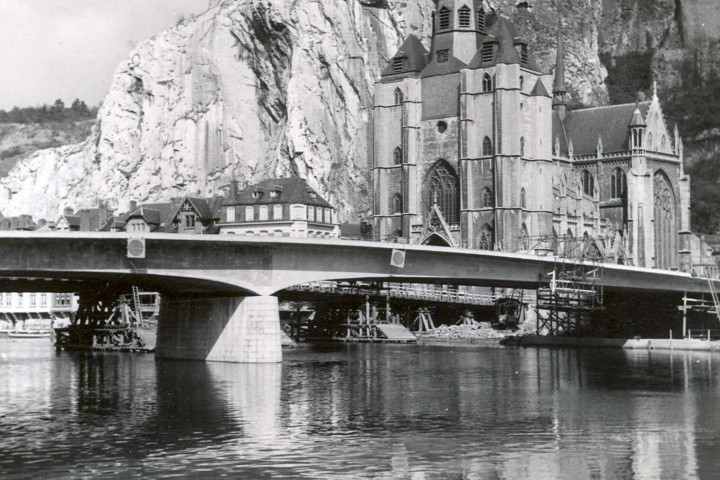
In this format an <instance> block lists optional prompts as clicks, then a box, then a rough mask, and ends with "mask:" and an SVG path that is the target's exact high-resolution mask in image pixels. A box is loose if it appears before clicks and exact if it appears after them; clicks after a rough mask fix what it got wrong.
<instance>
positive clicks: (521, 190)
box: [520, 188, 527, 208]
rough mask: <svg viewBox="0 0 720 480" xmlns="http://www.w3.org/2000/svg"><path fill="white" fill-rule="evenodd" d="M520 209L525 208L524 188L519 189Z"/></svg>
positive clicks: (525, 196)
mask: <svg viewBox="0 0 720 480" xmlns="http://www.w3.org/2000/svg"><path fill="white" fill-rule="evenodd" d="M520 208H527V195H526V194H525V189H524V188H521V189H520Z"/></svg>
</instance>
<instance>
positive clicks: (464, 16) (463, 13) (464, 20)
mask: <svg viewBox="0 0 720 480" xmlns="http://www.w3.org/2000/svg"><path fill="white" fill-rule="evenodd" d="M458 19H459V22H460V28H470V9H469V8H468V6H467V5H465V6H463V7H462V8H461V9H460V10H458Z"/></svg>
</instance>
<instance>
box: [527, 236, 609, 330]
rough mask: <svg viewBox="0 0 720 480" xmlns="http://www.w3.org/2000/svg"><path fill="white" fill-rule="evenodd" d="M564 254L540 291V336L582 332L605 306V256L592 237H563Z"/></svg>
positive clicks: (543, 281)
mask: <svg viewBox="0 0 720 480" xmlns="http://www.w3.org/2000/svg"><path fill="white" fill-rule="evenodd" d="M563 241H564V243H565V248H563V249H562V250H563V253H564V254H563V255H557V256H555V261H554V264H553V270H552V271H551V272H548V273H547V274H546V275H545V276H544V278H542V279H541V283H540V286H539V287H538V290H537V317H536V318H537V325H536V333H537V334H538V335H565V336H571V335H581V334H582V333H583V331H584V330H587V327H588V326H589V323H590V320H591V317H592V314H593V312H597V311H600V310H602V309H603V276H604V269H603V258H602V256H601V255H599V251H598V249H597V248H596V247H594V245H592V243H591V241H590V240H589V239H587V238H586V239H578V240H576V239H575V238H574V237H570V236H568V238H565V239H563Z"/></svg>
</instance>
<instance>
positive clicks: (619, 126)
mask: <svg viewBox="0 0 720 480" xmlns="http://www.w3.org/2000/svg"><path fill="white" fill-rule="evenodd" d="M636 108H639V109H640V113H641V115H642V117H643V118H645V117H646V116H647V112H648V109H649V108H650V102H642V103H638V104H635V103H625V104H621V105H610V106H607V107H594V108H583V109H580V110H571V111H569V112H568V113H567V116H566V117H565V120H564V121H561V120H560V118H559V117H558V116H557V114H556V113H555V112H553V142H555V137H556V135H560V139H561V140H560V142H561V153H567V142H569V141H570V140H572V143H573V150H574V152H573V154H574V155H592V154H594V153H595V152H597V145H598V137H600V138H601V139H602V144H603V151H604V152H608V153H610V152H624V151H628V150H629V149H630V147H629V143H628V139H629V135H630V130H629V126H630V123H631V121H632V119H633V113H634V112H635V109H636ZM563 127H564V128H563ZM564 132H565V133H566V134H567V139H566V141H565V144H564V145H563V138H564V137H565V134H564Z"/></svg>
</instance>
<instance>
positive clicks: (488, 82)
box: [483, 73, 492, 92]
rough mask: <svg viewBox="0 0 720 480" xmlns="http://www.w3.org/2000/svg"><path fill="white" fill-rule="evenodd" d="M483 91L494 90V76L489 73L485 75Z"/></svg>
mask: <svg viewBox="0 0 720 480" xmlns="http://www.w3.org/2000/svg"><path fill="white" fill-rule="evenodd" d="M483 92H492V78H490V75H488V74H487V73H486V74H485V75H483Z"/></svg>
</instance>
